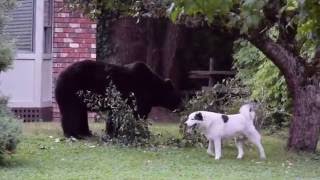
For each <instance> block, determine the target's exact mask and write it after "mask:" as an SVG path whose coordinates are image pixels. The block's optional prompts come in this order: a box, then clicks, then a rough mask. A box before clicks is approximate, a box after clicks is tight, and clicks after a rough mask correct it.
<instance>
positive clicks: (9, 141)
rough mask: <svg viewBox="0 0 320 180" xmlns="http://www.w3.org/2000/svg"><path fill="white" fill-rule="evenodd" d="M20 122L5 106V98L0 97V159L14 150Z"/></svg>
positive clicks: (19, 130) (17, 139)
mask: <svg viewBox="0 0 320 180" xmlns="http://www.w3.org/2000/svg"><path fill="white" fill-rule="evenodd" d="M20 134H21V124H20V123H18V120H17V119H16V118H14V116H13V114H12V113H11V112H10V110H9V109H8V108H7V99H6V98H3V97H0V160H2V159H3V158H4V156H6V155H8V154H11V153H13V152H14V151H15V149H16V146H17V144H18V142H19V136H20Z"/></svg>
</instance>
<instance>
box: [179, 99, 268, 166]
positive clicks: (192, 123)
mask: <svg viewBox="0 0 320 180" xmlns="http://www.w3.org/2000/svg"><path fill="white" fill-rule="evenodd" d="M254 119H255V112H254V111H253V107H252V105H251V104H245V105H243V106H241V108H240V113H239V114H233V115H224V114H219V113H214V112H208V111H197V112H193V113H191V114H190V115H189V116H188V120H187V121H186V122H185V124H186V125H187V128H188V129H187V132H189V133H190V132H191V131H192V129H194V128H198V129H199V130H200V132H201V133H202V134H204V135H205V137H206V138H207V139H208V140H209V146H208V150H207V153H208V154H209V155H211V156H214V152H213V144H214V151H215V159H216V160H219V159H220V158H221V141H222V140H223V139H226V138H232V137H237V136H239V135H244V136H246V137H247V138H248V139H249V141H251V142H252V143H253V144H254V145H256V146H257V148H258V150H259V153H260V158H261V159H265V158H266V155H265V152H264V149H263V146H262V144H261V136H260V134H259V132H258V131H257V130H256V128H255V126H254V124H253V121H254ZM243 141H244V139H243V138H242V139H240V138H235V143H236V146H237V148H238V156H237V159H242V157H243V154H244V152H243Z"/></svg>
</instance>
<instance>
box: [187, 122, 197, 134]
mask: <svg viewBox="0 0 320 180" xmlns="http://www.w3.org/2000/svg"><path fill="white" fill-rule="evenodd" d="M196 128H197V124H194V125H192V126H187V131H186V132H187V133H188V134H191V133H193V132H194V130H195V129H196Z"/></svg>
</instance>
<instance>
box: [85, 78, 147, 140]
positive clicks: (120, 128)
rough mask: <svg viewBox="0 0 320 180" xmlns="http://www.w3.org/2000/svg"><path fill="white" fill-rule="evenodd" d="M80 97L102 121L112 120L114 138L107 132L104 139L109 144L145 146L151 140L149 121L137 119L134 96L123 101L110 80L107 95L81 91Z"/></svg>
mask: <svg viewBox="0 0 320 180" xmlns="http://www.w3.org/2000/svg"><path fill="white" fill-rule="evenodd" d="M79 96H80V97H82V98H83V100H84V102H85V103H86V104H87V106H88V108H91V109H93V110H95V111H97V112H98V114H99V117H100V119H103V120H104V121H106V123H107V121H108V120H111V121H112V124H113V129H112V130H113V131H114V132H115V133H114V135H112V137H110V136H109V135H108V134H109V133H110V132H107V128H106V133H105V135H104V136H103V137H102V138H103V139H104V140H105V141H107V142H114V143H117V144H122V145H126V146H127V145H130V146H144V145H146V144H147V143H148V140H149V138H150V131H149V128H148V125H149V123H148V121H147V120H146V119H142V118H136V116H135V114H136V108H137V106H136V101H135V98H134V94H131V95H130V97H129V98H128V99H123V98H122V95H121V93H120V92H119V91H118V90H117V89H116V86H115V85H114V84H113V82H112V81H111V80H110V83H109V84H108V85H107V86H106V91H105V94H104V95H103V96H102V95H98V94H95V93H92V92H90V91H85V92H83V91H80V92H79Z"/></svg>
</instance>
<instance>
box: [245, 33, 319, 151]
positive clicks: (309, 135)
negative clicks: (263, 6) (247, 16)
mask: <svg viewBox="0 0 320 180" xmlns="http://www.w3.org/2000/svg"><path fill="white" fill-rule="evenodd" d="M249 40H250V42H251V43H252V44H254V45H255V46H256V47H257V48H258V49H260V50H261V51H262V52H263V53H264V54H265V55H266V56H267V57H268V58H269V59H270V60H271V61H272V62H273V63H274V64H275V65H276V66H277V67H278V68H279V69H280V71H281V72H282V74H283V75H284V77H285V79H286V84H287V86H288V90H289V92H290V95H291V96H292V98H293V119H292V121H291V126H290V131H289V139H288V144H287V147H288V150H292V151H305V152H315V151H316V148H317V143H318V139H319V130H320V77H319V74H316V73H314V74H312V75H310V73H309V71H308V70H307V67H306V65H305V62H306V61H305V60H304V59H302V58H301V57H297V56H295V55H294V53H291V52H290V51H289V50H287V49H285V48H284V47H282V46H281V45H279V44H277V43H276V42H274V41H273V40H271V39H270V38H268V37H258V36H254V37H251V38H249Z"/></svg>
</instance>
